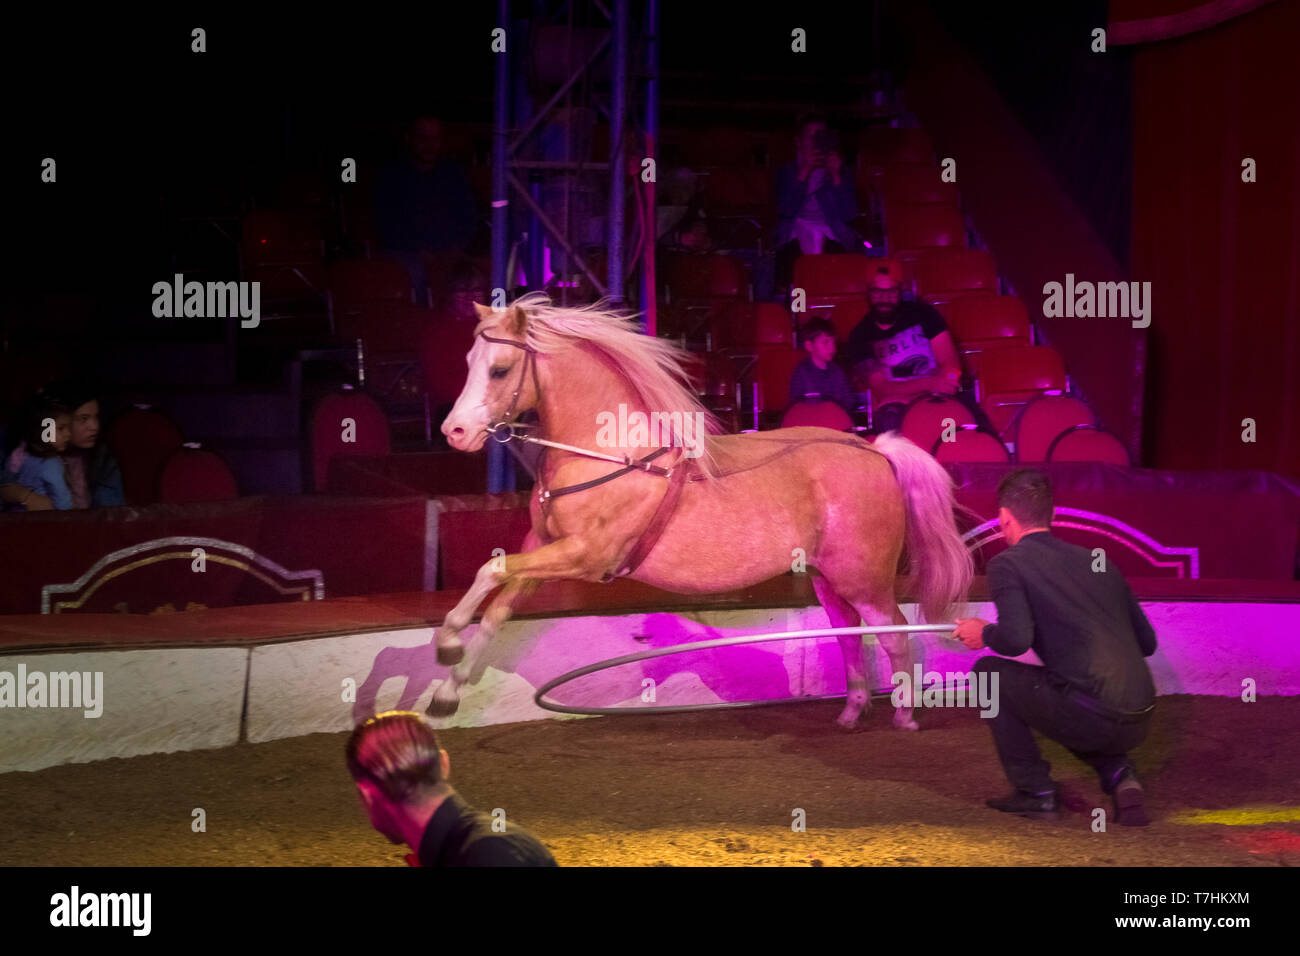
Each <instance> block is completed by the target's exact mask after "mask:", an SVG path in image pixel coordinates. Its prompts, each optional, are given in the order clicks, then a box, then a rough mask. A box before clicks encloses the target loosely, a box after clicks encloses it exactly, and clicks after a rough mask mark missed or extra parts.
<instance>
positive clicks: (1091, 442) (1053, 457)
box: [1047, 425, 1132, 467]
mask: <svg viewBox="0 0 1300 956" xmlns="http://www.w3.org/2000/svg"><path fill="white" fill-rule="evenodd" d="M1047 460H1048V461H1100V462H1105V463H1106V464H1110V465H1123V466H1125V467H1128V466H1129V465H1131V464H1132V461H1131V460H1130V459H1129V455H1128V449H1127V448H1125V447H1124V443H1123V442H1121V441H1120V440H1119V439H1118V438H1116V437H1115V436H1114V435H1112V434H1111V433H1110V432H1107V431H1102V430H1101V429H1100V428H1094V427H1093V426H1090V425H1076V426H1075V427H1074V428H1071V429H1069V430H1068V431H1066V432H1065V433H1064V434H1061V435H1058V436H1057V438H1056V440H1055V441H1054V442H1052V445H1051V447H1050V448H1049V449H1048V452H1047Z"/></svg>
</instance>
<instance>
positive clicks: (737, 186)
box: [700, 160, 772, 219]
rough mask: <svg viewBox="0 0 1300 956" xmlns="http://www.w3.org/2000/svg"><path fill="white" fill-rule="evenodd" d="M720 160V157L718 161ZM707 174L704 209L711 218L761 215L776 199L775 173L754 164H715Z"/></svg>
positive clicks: (704, 174)
mask: <svg viewBox="0 0 1300 956" xmlns="http://www.w3.org/2000/svg"><path fill="white" fill-rule="evenodd" d="M715 162H716V160H715ZM700 172H701V174H702V175H703V176H704V186H703V199H704V208H705V209H707V210H708V211H709V218H710V219H714V218H726V217H729V216H738V215H756V216H761V215H764V214H765V213H766V212H767V209H768V207H769V206H770V205H771V202H772V174H771V172H770V171H769V170H766V169H761V168H758V167H753V166H714V167H711V168H707V169H702V170H700Z"/></svg>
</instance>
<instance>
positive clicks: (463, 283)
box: [439, 258, 491, 332]
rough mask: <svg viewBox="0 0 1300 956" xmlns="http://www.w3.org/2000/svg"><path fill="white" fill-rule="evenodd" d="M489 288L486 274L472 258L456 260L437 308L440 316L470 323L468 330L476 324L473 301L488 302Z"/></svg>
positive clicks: (476, 315)
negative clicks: (439, 306)
mask: <svg viewBox="0 0 1300 956" xmlns="http://www.w3.org/2000/svg"><path fill="white" fill-rule="evenodd" d="M490 299H491V290H490V289H489V288H488V279H487V276H485V275H484V274H483V270H481V269H480V268H479V267H478V264H477V263H476V262H474V260H473V259H469V258H464V259H460V260H458V261H457V262H456V263H455V264H454V265H453V266H452V269H451V273H450V275H449V276H448V277H447V288H446V294H445V295H444V297H443V300H442V308H441V309H440V310H439V312H440V315H441V317H443V318H447V319H453V320H455V321H456V322H467V323H470V331H471V332H472V331H473V330H474V326H475V325H477V324H478V313H477V312H476V311H475V310H474V303H476V302H477V303H478V304H480V305H488V304H490Z"/></svg>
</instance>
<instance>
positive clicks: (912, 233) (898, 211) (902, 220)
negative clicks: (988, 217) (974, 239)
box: [885, 203, 966, 259]
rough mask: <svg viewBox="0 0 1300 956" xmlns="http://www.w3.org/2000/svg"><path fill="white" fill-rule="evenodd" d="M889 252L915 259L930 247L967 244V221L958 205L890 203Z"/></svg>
mask: <svg viewBox="0 0 1300 956" xmlns="http://www.w3.org/2000/svg"><path fill="white" fill-rule="evenodd" d="M885 235H886V238H887V240H888V243H889V254H890V255H891V256H895V257H898V258H905V259H916V258H919V257H920V255H921V253H922V252H923V251H924V250H927V249H935V248H941V247H947V246H955V247H959V248H965V247H966V223H965V222H963V221H962V218H961V212H960V211H959V210H958V209H957V207H956V206H941V205H934V204H930V205H914V204H903V203H898V204H892V203H891V204H889V205H888V206H886V207H885Z"/></svg>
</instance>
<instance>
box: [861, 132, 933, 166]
mask: <svg viewBox="0 0 1300 956" xmlns="http://www.w3.org/2000/svg"><path fill="white" fill-rule="evenodd" d="M858 156H859V157H860V162H861V163H863V164H868V165H876V166H888V165H892V164H897V163H927V164H933V163H934V144H933V143H931V142H930V137H929V136H927V135H926V132H925V130H923V129H916V128H913V129H895V128H893V127H889V126H872V127H868V128H867V129H865V130H863V132H862V134H861V135H860V136H859V137H858Z"/></svg>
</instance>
